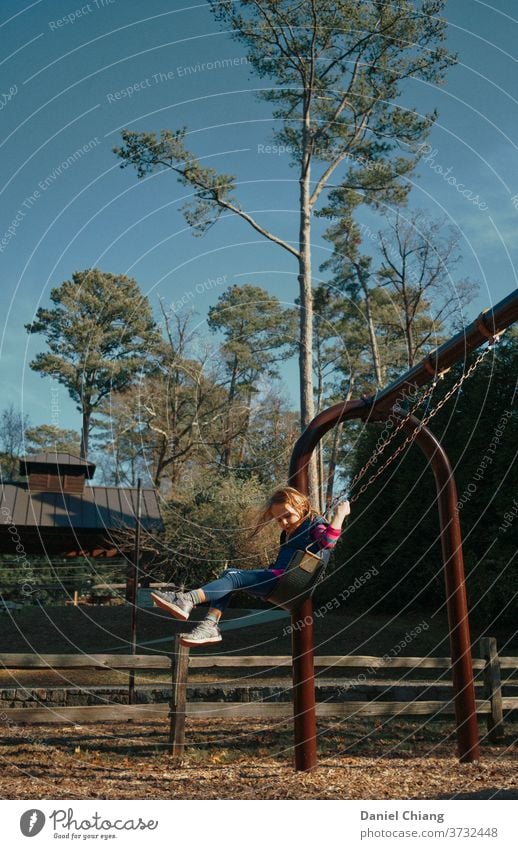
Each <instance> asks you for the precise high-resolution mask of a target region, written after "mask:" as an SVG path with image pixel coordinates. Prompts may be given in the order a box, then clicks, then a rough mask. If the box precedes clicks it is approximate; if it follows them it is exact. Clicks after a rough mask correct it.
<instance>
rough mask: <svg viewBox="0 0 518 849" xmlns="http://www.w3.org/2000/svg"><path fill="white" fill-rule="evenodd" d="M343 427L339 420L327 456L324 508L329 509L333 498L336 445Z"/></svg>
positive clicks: (336, 460)
mask: <svg viewBox="0 0 518 849" xmlns="http://www.w3.org/2000/svg"><path fill="white" fill-rule="evenodd" d="M343 429H344V423H343V422H340V424H338V425H337V426H336V427H335V432H334V436H333V447H332V449H331V457H330V458H329V469H328V472H327V490H326V510H329V507H330V506H331V502H332V500H333V489H334V486H335V475H336V467H337V464H338V447H339V445H340V440H341V438H342V432H343Z"/></svg>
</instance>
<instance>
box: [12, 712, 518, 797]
mask: <svg viewBox="0 0 518 849" xmlns="http://www.w3.org/2000/svg"><path fill="white" fill-rule="evenodd" d="M480 733H481V735H483V734H484V726H483V725H482V724H481V725H480ZM291 734H292V732H291V728H290V726H289V724H288V723H287V722H285V721H284V722H283V723H279V724H273V725H272V723H271V722H270V723H269V724H268V726H267V727H265V725H264V722H260V721H257V722H253V721H249V722H248V723H247V727H246V728H244V727H243V722H242V721H237V720H236V721H229V720H224V721H222V720H213V721H207V720H200V719H198V720H196V719H191V720H189V722H188V726H187V740H188V746H187V748H186V752H185V755H184V757H183V759H182V761H181V762H180V763H175V762H173V761H172V759H171V757H170V756H169V754H168V753H167V728H166V723H158V722H153V723H149V722H148V723H139V722H111V723H103V724H95V725H89V726H83V727H76V728H74V727H64V726H63V727H62V726H51V725H34V726H21V725H20V726H11V727H9V728H5V723H4V727H3V729H1V736H0V756H1V761H2V769H1V773H0V796H1V797H2V798H3V799H452V798H458V799H518V776H517V770H516V765H517V761H516V725H515V726H514V727H513V725H512V724H508V725H507V726H506V737H505V739H504V741H503V742H502V744H500V745H491V744H489V743H488V742H487V741H486V740H484V739H483V740H482V757H481V760H480V762H479V763H477V764H459V763H458V761H457V759H456V757H455V740H454V738H453V737H452V725H451V723H447V722H444V721H443V722H432V723H428V724H427V725H426V727H424V725H423V724H422V723H420V722H418V721H415V722H414V721H410V720H407V721H401V722H398V721H396V720H394V719H387V720H384V721H382V720H370V719H358V720H355V721H354V722H351V721H347V723H342V724H340V723H339V722H338V721H336V722H333V721H332V720H326V721H320V722H319V728H318V735H319V741H318V749H319V763H318V766H317V768H316V769H314V770H313V771H312V772H309V773H300V772H299V773H297V772H295V770H294V768H293V750H292V737H291Z"/></svg>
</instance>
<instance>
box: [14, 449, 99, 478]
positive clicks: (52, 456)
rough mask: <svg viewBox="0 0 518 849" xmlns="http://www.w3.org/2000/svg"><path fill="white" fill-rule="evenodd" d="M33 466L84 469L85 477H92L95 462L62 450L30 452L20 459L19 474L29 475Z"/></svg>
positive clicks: (64, 469)
mask: <svg viewBox="0 0 518 849" xmlns="http://www.w3.org/2000/svg"><path fill="white" fill-rule="evenodd" d="M33 466H48V467H49V470H50V469H55V468H56V467H59V469H60V470H61V471H66V470H67V469H74V471H84V472H85V475H86V477H87V478H89V479H91V478H93V476H94V474H95V468H96V467H95V463H91V462H90V461H89V460H83V459H81V457H75V456H74V454H66V453H65V452H64V451H48V452H46V453H44V454H31V455H29V456H28V457H22V458H21V459H20V474H21V475H29V474H30V473H31V470H32V467H33Z"/></svg>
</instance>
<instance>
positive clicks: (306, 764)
mask: <svg viewBox="0 0 518 849" xmlns="http://www.w3.org/2000/svg"><path fill="white" fill-rule="evenodd" d="M291 624H292V628H293V630H292V632H291V633H292V637H291V647H292V655H293V666H292V670H293V673H292V674H293V691H292V692H293V713H294V718H295V730H294V738H295V740H294V743H295V745H294V751H295V769H297V770H299V771H307V770H310V769H313V767H315V766H316V765H317V731H316V703H315V670H314V665H313V645H314V640H313V602H312V601H311V599H310V598H309V599H306V601H303V602H302V604H301V605H300V607H298V608H297V609H296V610H294V611H292V614H291Z"/></svg>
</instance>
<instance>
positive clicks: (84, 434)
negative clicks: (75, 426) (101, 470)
mask: <svg viewBox="0 0 518 849" xmlns="http://www.w3.org/2000/svg"><path fill="white" fill-rule="evenodd" d="M90 418H91V412H90V410H88V411H87V410H83V423H82V426H81V448H80V451H79V456H80V457H81V460H88V441H89V437H90Z"/></svg>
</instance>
